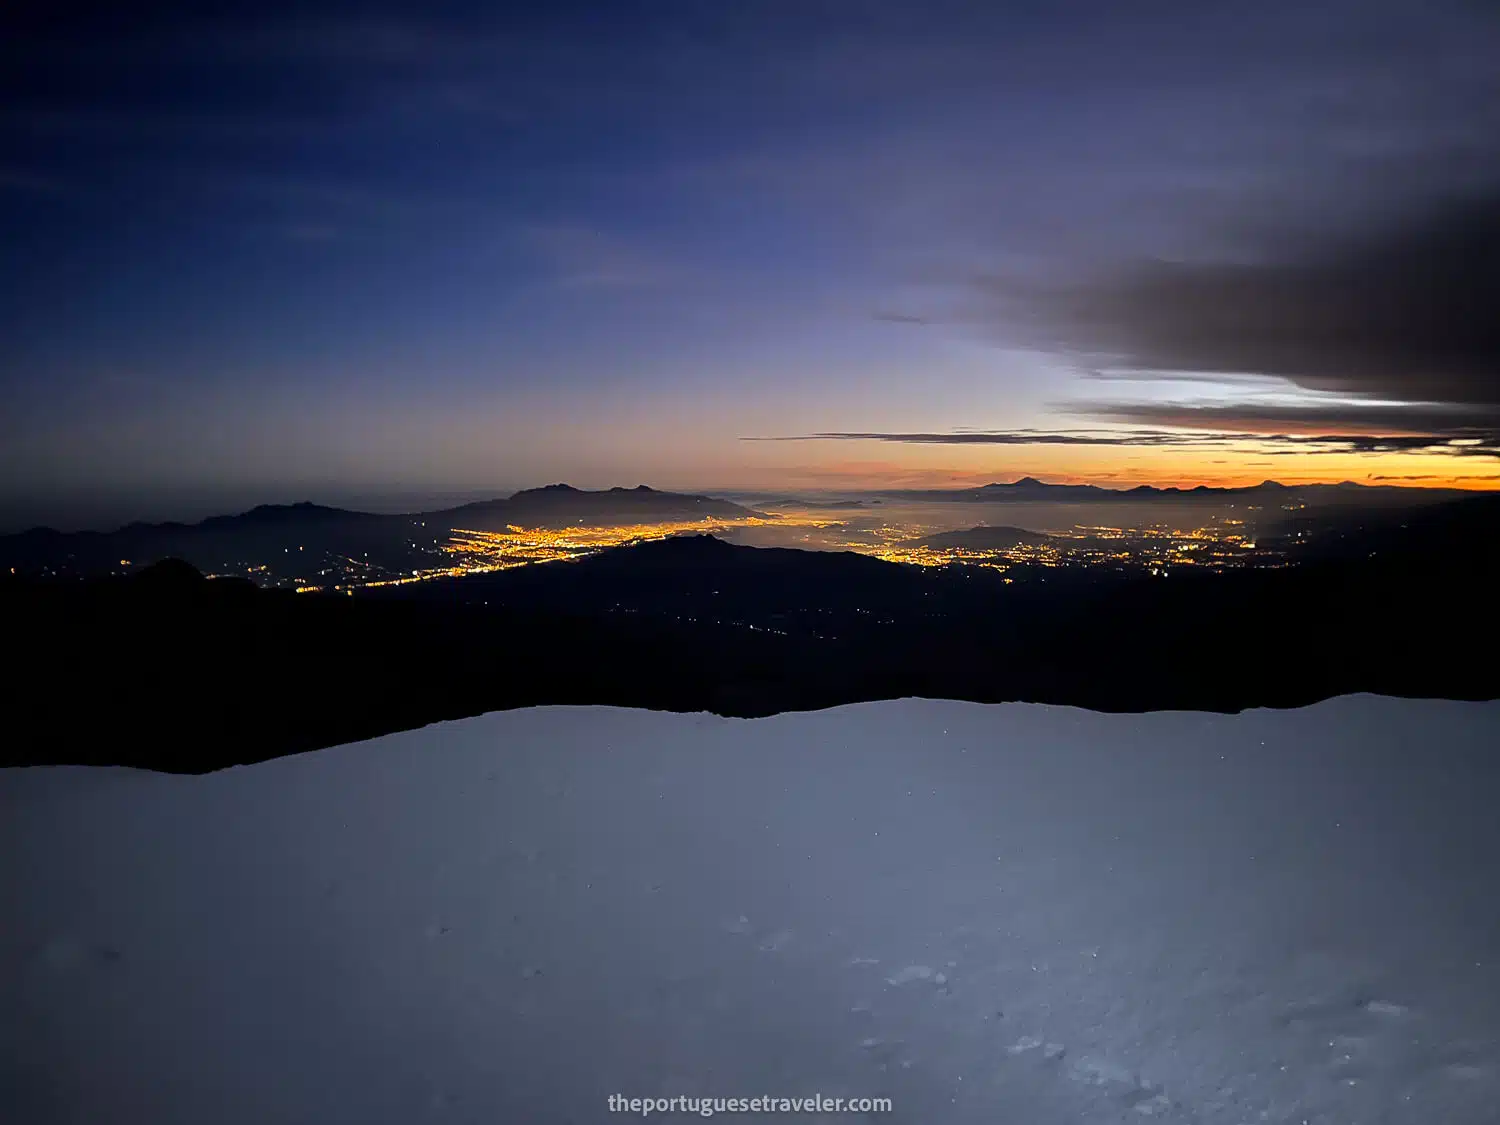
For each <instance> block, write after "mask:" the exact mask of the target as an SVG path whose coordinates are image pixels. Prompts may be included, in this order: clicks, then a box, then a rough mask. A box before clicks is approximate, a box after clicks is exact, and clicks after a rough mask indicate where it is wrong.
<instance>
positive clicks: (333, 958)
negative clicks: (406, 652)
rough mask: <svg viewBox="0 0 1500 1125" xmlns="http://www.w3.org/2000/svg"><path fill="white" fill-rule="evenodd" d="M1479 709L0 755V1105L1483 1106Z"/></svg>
mask: <svg viewBox="0 0 1500 1125" xmlns="http://www.w3.org/2000/svg"><path fill="white" fill-rule="evenodd" d="M1497 748H1500V704H1495V703H1484V704H1475V703H1444V702H1411V701H1398V700H1390V699H1379V698H1374V697H1369V696H1355V697H1347V698H1342V699H1337V700H1331V701H1329V702H1326V703H1322V704H1319V705H1317V706H1315V707H1310V708H1306V709H1304V710H1299V711H1287V712H1274V711H1258V712H1249V713H1246V714H1243V715H1239V716H1218V715H1201V714H1188V713H1168V714H1153V715H1130V716H1123V715H1099V714H1093V713H1089V712H1085V711H1078V710H1073V709H1069V708H1052V707H1040V706H1027V705H1005V706H978V705H971V704H962V703H945V702H930V701H913V700H906V701H897V702H887V703H875V704H865V705H859V706H852V707H844V708H839V709H836V710H831V711H823V712H818V713H812V714H795V715H781V716H777V717H774V718H769V719H759V720H753V721H741V720H724V719H719V718H715V717H712V716H705V715H669V714H653V713H648V712H640V711H624V710H615V709H608V708H542V709H536V710H526V711H514V712H507V713H497V714H491V715H487V716H484V717H482V718H478V719H472V720H467V721H464V722H459V723H451V724H445V725H441V726H435V727H429V728H427V729H424V730H420V731H414V732H410V733H406V734H399V735H393V736H390V737H386V738H381V739H377V740H374V741H372V742H367V743H361V744H357V745H351V746H345V747H339V748H337V749H333V750H326V751H321V752H319V753H315V754H307V755H303V756H299V757H295V758H284V759H280V760H278V761H274V762H268V763H264V764H261V765H256V766H251V767H246V768H240V769H234V770H228V771H224V772H222V773H218V774H212V775H209V776H204V777H170V776H163V775H155V774H148V773H142V772H135V771H130V770H105V769H82V768H48V769H28V770H7V771H0V848H3V854H4V855H5V856H6V861H5V863H4V864H0V896H3V897H0V911H3V919H4V921H3V923H0V969H3V977H0V985H3V991H0V1106H6V1107H9V1110H8V1111H0V1116H4V1117H6V1119H7V1120H14V1121H17V1122H27V1123H46V1122H63V1121H76V1122H89V1123H95V1122H151V1123H153V1125H170V1123H175V1122H182V1123H192V1125H201V1123H204V1122H214V1123H216V1125H229V1123H234V1122H256V1123H264V1122H307V1123H318V1125H325V1123H329V1122H343V1121H348V1122H361V1123H380V1122H391V1123H393V1125H394V1123H401V1125H406V1123H410V1122H419V1121H427V1120H439V1121H470V1122H484V1123H492V1125H509V1123H512V1122H514V1123H528V1125H544V1123H551V1122H596V1121H607V1120H612V1119H615V1118H614V1117H613V1116H612V1115H611V1114H609V1113H608V1112H607V1110H606V1099H607V1097H608V1095H610V1094H612V1093H617V1094H622V1095H625V1096H630V1097H646V1096H658V1095H659V1096H671V1095H679V1094H681V1095H705V1096H724V1097H737V1096H753V1095H756V1094H769V1095H774V1096H789V1097H790V1096H802V1095H810V1094H815V1093H822V1094H824V1095H826V1096H839V1095H843V1096H848V1097H865V1096H889V1097H891V1098H892V1099H893V1101H894V1112H892V1113H890V1114H886V1115H882V1116H881V1117H880V1118H879V1119H880V1120H883V1121H887V1122H912V1123H924V1125H932V1123H942V1122H986V1123H1004V1122H1015V1123H1017V1125H1052V1123H1062V1122H1068V1123H1073V1122H1094V1121H1117V1120H1124V1121H1131V1122H1139V1121H1141V1120H1143V1119H1147V1118H1150V1119H1160V1120H1167V1121H1189V1122H1204V1123H1209V1122H1212V1123H1219V1122H1223V1123H1227V1125H1242V1123H1245V1125H1249V1123H1257V1122H1262V1121H1272V1122H1294V1123H1301V1122H1304V1121H1305V1122H1308V1123H1309V1125H1313V1123H1317V1122H1350V1123H1379V1122H1412V1123H1421V1125H1434V1123H1438V1122H1443V1123H1447V1125H1465V1123H1468V1122H1476V1123H1477V1122H1493V1121H1494V1120H1495V1119H1496V1117H1497V1110H1496V1106H1497V1105H1500V1068H1497V1033H1500V903H1497V896H1496V889H1497V887H1496V879H1495V863H1496V859H1497V857H1500V818H1497V817H1496V816H1495V815H1494V808H1495V798H1496V767H1495V766H1494V765H1492V764H1491V763H1490V758H1491V756H1492V755H1493V754H1494V753H1495V752H1496V749H1497ZM741 1119H743V1118H741ZM796 1119H801V1120H818V1119H819V1118H817V1116H816V1115H801V1116H800V1117H798V1118H796ZM826 1119H827V1120H838V1119H842V1120H846V1121H847V1120H852V1119H854V1118H852V1117H851V1116H849V1115H844V1116H843V1117H842V1118H838V1117H827V1118H826ZM861 1119H863V1118H861Z"/></svg>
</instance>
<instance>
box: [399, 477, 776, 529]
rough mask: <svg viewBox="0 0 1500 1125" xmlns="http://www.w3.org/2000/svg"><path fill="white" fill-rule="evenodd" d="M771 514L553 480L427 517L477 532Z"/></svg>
mask: <svg viewBox="0 0 1500 1125" xmlns="http://www.w3.org/2000/svg"><path fill="white" fill-rule="evenodd" d="M705 516H717V517H720V518H722V519H745V518H748V517H751V516H761V517H763V518H766V516H765V513H763V512H757V511H754V510H752V509H750V508H746V507H744V506H742V505H740V504H735V503H732V502H731V501H728V500H718V499H715V498H714V497H712V496H699V495H691V494H685V493H680V492H658V491H657V490H656V489H654V488H648V487H647V486H646V485H644V484H642V485H637V486H636V487H635V488H611V489H606V490H604V491H599V492H588V491H585V490H583V489H578V488H573V487H571V486H570V485H566V484H550V485H547V486H546V487H545V488H531V489H526V490H525V491H522V492H517V493H516V494H515V495H514V496H510V497H507V498H505V499H503V500H481V501H479V502H477V503H474V504H464V505H462V506H460V507H457V508H448V509H445V510H443V511H438V512H428V513H426V514H425V515H424V516H423V518H424V519H426V520H427V521H428V522H429V523H437V524H444V525H447V526H448V527H450V528H466V529H469V530H472V531H499V530H503V529H504V528H505V527H506V526H507V525H509V524H516V525H519V526H522V527H548V528H557V527H567V526H570V525H573V524H585V525H589V526H599V527H605V526H610V525H614V524H635V523H665V522H673V521H678V520H698V519H703V518H704V517H705Z"/></svg>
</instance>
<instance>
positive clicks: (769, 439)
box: [0, 0, 1500, 521]
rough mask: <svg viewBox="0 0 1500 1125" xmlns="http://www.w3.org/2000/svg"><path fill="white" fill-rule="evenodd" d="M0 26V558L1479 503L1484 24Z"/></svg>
mask: <svg viewBox="0 0 1500 1125" xmlns="http://www.w3.org/2000/svg"><path fill="white" fill-rule="evenodd" d="M210 8H211V10H210ZM21 9H22V10H21V11H20V12H19V13H16V12H12V13H10V14H8V15H6V16H4V17H0V240H3V243H0V244H3V245H4V247H5V252H4V254H3V255H0V292H3V293H4V294H5V299H4V300H3V301H0V514H8V516H9V517H10V518H12V519H19V518H22V514H23V513H24V515H25V517H26V518H32V517H33V516H34V517H35V518H36V519H38V520H39V521H45V519H46V517H47V516H48V515H49V514H56V515H58V517H59V518H62V514H63V513H73V515H74V516H77V517H79V518H82V515H83V513H94V514H97V515H98V516H99V518H104V513H106V512H108V513H119V514H121V515H125V516H131V517H135V516H164V515H171V514H182V513H185V512H187V511H188V510H190V509H192V510H201V512H202V514H207V512H208V511H211V510H224V509H225V508H226V507H234V506H235V505H237V504H246V503H257V502H262V501H276V500H293V499H304V498H311V499H319V500H323V501H325V502H330V501H332V502H339V501H342V502H350V501H355V500H358V499H360V498H367V499H370V500H372V501H373V500H374V499H375V498H379V497H386V498H390V497H392V496H396V495H398V494H399V495H417V494H423V495H433V496H435V495H458V494H467V493H477V492H506V491H510V490H513V489H517V488H523V487H531V486H536V485H541V484H546V483H550V482H554V481H567V482H569V483H571V484H574V485H576V486H579V487H609V486H614V485H626V486H631V485H635V484H639V483H649V484H652V485H654V486H656V487H673V488H701V489H715V488H719V489H725V488H739V489H745V488H780V489H816V488H827V489H851V488H858V487H868V486H901V487H913V486H922V485H924V484H932V485H935V486H941V485H950V484H952V483H954V482H971V483H981V482H984V481H988V480H997V479H999V480H1004V479H1013V478H1015V477H1017V476H1020V475H1023V474H1029V475H1034V476H1038V477H1042V478H1043V479H1048V480H1059V481H1062V480H1087V481H1093V482H1097V483H1104V484H1108V483H1120V484H1135V483H1141V482H1149V483H1158V484H1174V483H1176V484H1181V483H1200V482H1207V483H1249V482H1252V481H1258V480H1261V479H1266V478H1274V479H1278V480H1283V481H1288V482H1291V481H1314V480H1344V479H1349V480H1357V481H1361V482H1366V483H1376V482H1381V483H1397V482H1399V483H1410V484H1459V485H1463V486H1469V487H1497V486H1500V460H1497V458H1500V405H1497V404H1500V385H1497V371H1500V327H1497V322H1500V318H1496V317H1493V316H1492V315H1491V314H1492V312H1493V310H1494V309H1495V308H1496V307H1500V10H1497V9H1496V8H1495V7H1494V6H1493V5H1492V4H1488V3H1485V2H1484V0H1358V2H1356V0H1334V2H1329V3H1311V2H1304V3H1280V2H1269V3H1263V4H1259V5H1245V4H1221V3H1209V2H1198V3H1187V2H1165V0H1141V2H1139V3H1133V4H1130V5H1122V4H1117V3H1108V2H1105V0H1055V2H1051V3H1021V2H1018V0H996V2H991V3H982V4H980V3H953V2H948V0H924V2H922V3H920V4H919V3H892V2H888V0H843V2H839V0H795V2H780V0H768V2H756V0H744V2H741V3H735V4H705V3H694V2H682V3H678V2H671V0H660V2H649V3H648V2H641V3H634V2H627V0H614V2H610V3H604V4H584V3H572V2H551V3H548V4H545V5H541V4H538V5H530V6H525V7H514V8H512V7H510V6H506V5H494V4H452V5H429V6H418V5H412V6H407V7H400V6H389V5H381V4H378V3H361V4H358V5H353V4H331V3H304V4H298V5H295V6H292V5H287V6H284V8H281V9H277V8H274V7H273V8H269V9H268V8H267V7H265V6H262V5H254V6H252V5H237V4H221V5H213V6H207V5H182V6H174V5H170V4H147V5H143V6H129V7H122V6H119V5H111V6H100V7H91V6H87V5H83V6H80V5H61V6H59V5H40V4H26V5H22V6H21Z"/></svg>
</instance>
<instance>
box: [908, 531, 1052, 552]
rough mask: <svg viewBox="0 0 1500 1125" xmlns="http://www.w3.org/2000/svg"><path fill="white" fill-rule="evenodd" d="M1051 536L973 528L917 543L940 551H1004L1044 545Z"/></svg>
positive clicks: (943, 532)
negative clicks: (1031, 545)
mask: <svg viewBox="0 0 1500 1125" xmlns="http://www.w3.org/2000/svg"><path fill="white" fill-rule="evenodd" d="M1050 539H1051V536H1048V535H1043V534H1041V533H1040V532H1035V531H1027V530H1025V529H1024V528H1019V527H971V528H968V529H967V530H964V531H942V532H939V533H938V534H936V535H928V536H925V537H924V538H921V539H918V540H917V542H918V543H919V544H921V545H922V546H924V547H935V548H937V549H939V550H955V549H956V550H961V549H964V548H968V549H970V550H975V551H1003V550H1006V549H1007V548H1009V547H1019V546H1020V545H1022V544H1023V543H1024V544H1033V545H1035V544H1044V543H1047V542H1048V541H1049V540H1050Z"/></svg>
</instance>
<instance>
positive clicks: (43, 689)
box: [0, 497, 1500, 772]
mask: <svg viewBox="0 0 1500 1125" xmlns="http://www.w3.org/2000/svg"><path fill="white" fill-rule="evenodd" d="M1497 517H1500V497H1476V498H1474V499H1472V500H1465V501H1462V502H1460V503H1457V504H1452V505H1446V506H1444V507H1442V508H1433V509H1429V510H1426V511H1424V512H1422V513H1421V514H1420V516H1419V517H1416V518H1411V517H1409V518H1406V519H1405V520H1404V521H1393V522H1391V523H1389V524H1384V525H1380V526H1374V525H1372V526H1369V527H1366V528H1363V529H1353V530H1351V531H1350V532H1349V533H1347V534H1346V536H1345V538H1344V540H1343V543H1344V546H1343V547H1342V548H1340V549H1339V550H1338V551H1332V552H1330V553H1328V554H1327V555H1325V556H1319V557H1314V558H1313V559H1312V561H1309V562H1307V563H1304V564H1301V565H1298V566H1294V567H1289V568H1285V569H1279V570H1241V571H1232V572H1227V573H1224V574H1210V573H1192V572H1183V571H1178V570H1174V571H1173V572H1172V577H1169V578H1149V577H1146V578H1142V577H1134V576H1130V575H1100V574H1097V573H1095V572H1092V571H1089V570H1086V569H1080V570H1076V571H1071V572H1067V571H1048V570H1045V569H1039V570H1036V571H1027V570H1026V569H1025V568H1018V569H1013V570H1011V571H1008V572H1007V574H1006V575H1005V577H1007V578H1013V579H1014V581H1013V582H1012V583H1009V584H1007V583H1006V582H1005V581H1004V578H1002V577H1000V576H998V575H997V574H995V572H993V571H990V570H987V569H984V568H978V567H965V566H951V567H940V568H926V569H924V568H916V567H905V566H901V565H898V564H893V563H885V562H882V561H880V560H877V559H873V558H869V557H866V556H861V555H853V554H845V553H832V552H802V551H795V550H764V549H756V548H751V547H741V546H735V545H732V544H728V543H724V542H722V541H719V540H716V539H713V538H710V537H702V536H689V537H682V538H677V539H669V540H665V541H661V542H655V543H646V544H641V545H638V546H634V547H629V548H622V549H619V550H616V551H610V552H605V553H603V554H600V555H598V556H595V557H592V558H589V559H585V560H582V561H580V562H576V563H549V564H545V565H541V566H536V567H530V568H523V569H520V570H515V571H507V572H503V573H499V574H493V575H485V576H479V577H473V578H461V579H454V580H451V581H446V582H430V583H419V584H415V585H412V586H407V587H396V588H394V589H392V590H388V591H375V592H371V593H368V594H363V595H360V596H354V597H347V596H342V595H333V594H327V595H324V594H308V595H297V594H294V593H291V592H289V591H282V590H267V589H260V588H257V587H255V586H253V585H252V584H251V583H249V582H246V581H243V580H233V579H204V578H203V577H202V576H200V575H198V574H196V573H195V572H194V571H193V569H192V568H190V567H187V566H185V565H183V564H182V563H180V562H172V563H167V564H163V565H160V566H156V567H152V568H149V569H147V570H145V571H143V572H141V573H138V574H135V575H132V576H131V577H128V578H127V577H113V578H104V579H96V580H90V581H58V580H52V581H47V580H36V579H29V578H22V577H14V576H9V575H6V576H4V577H0V613H3V615H4V620H5V622H6V628H7V634H6V635H7V641H8V649H9V651H10V654H11V656H12V659H11V662H10V664H11V668H12V669H13V671H12V672H11V673H10V674H9V675H8V677H7V678H6V680H5V698H4V700H3V704H4V707H5V709H6V713H7V719H8V723H9V727H8V731H9V734H10V737H9V738H8V739H7V741H6V743H5V744H4V749H3V751H0V754H3V759H0V764H7V765H15V764H26V763H42V762H78V763H93V764H118V765H135V766H146V767H150V768H156V769H169V770H176V771H183V772H200V771H204V770H209V769H216V768H220V767H223V766H227V765H232V764H235V763H239V762H249V761H257V760H261V759H264V758H268V757H275V756H277V755H280V754H286V753H293V752H297V751H301V750H311V749H315V748H317V747H320V746H329V745H334V744H337V743H343V742H351V741H357V740H359V739H363V738H368V737H372V736H374V735H378V734H383V733H387V732H390V731H394V730H402V729H407V728H410V727H415V726H420V725H423V724H426V723H430V722H436V721H439V720H444V719H454V718H461V717H464V716H468V715H474V714H479V713H481V712H484V711H488V710H495V709H501V708H510V707H521V706H529V705H535V704H613V705H622V706H636V707H648V708H654V709H663V710H677V711H703V710H707V711H713V712H716V713H718V714H722V715H738V716H755V715H766V714H772V713H775V712H777V711H786V710H803V709H809V708H819V707H827V706H833V705H837V704H842V703H850V702H856V701H861V700H872V699H887V698H898V697H904V696H926V697H934V698H952V699H969V700H975V701H980V702H1000V701H1009V700H1026V701H1034V702H1042V703H1053V704H1069V705H1075V706H1082V707H1090V708H1095V709H1099V710H1107V711H1145V710H1157V709H1173V710H1176V709H1186V710H1212V711H1236V710H1241V709H1244V708H1248V707H1268V706H1269V707H1288V706H1300V705H1303V704H1306V703H1311V702H1314V701H1316V700H1319V699H1323V698H1327V697H1328V696H1331V695H1338V694H1343V693H1348V692H1376V693H1381V694H1387V695H1404V696H1422V697H1440V698H1455V699H1491V698H1497V697H1500V666H1497V665H1496V664H1495V663H1494V662H1493V661H1488V660H1484V659H1482V658H1480V659H1476V658H1475V656H1474V655H1473V654H1474V653H1475V652H1476V651H1477V652H1480V653H1482V652H1483V651H1485V650H1484V645H1486V644H1488V643H1489V642H1490V641H1491V640H1492V638H1493V637H1494V636H1495V634H1496V628H1497V626H1500V599H1497V597H1496V592H1495V588H1494V582H1493V570H1494V564H1493V560H1494V555H1493V554H1492V553H1488V552H1489V551H1490V550H1492V548H1493V547H1494V545H1495V540H1496V534H1497V533H1496V528H1497V526H1500V519H1497ZM1403 522H1404V524H1405V526H1402V523H1403ZM1473 544H1479V545H1481V547H1482V549H1466V548H1468V547H1470V546H1471V545H1473Z"/></svg>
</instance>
